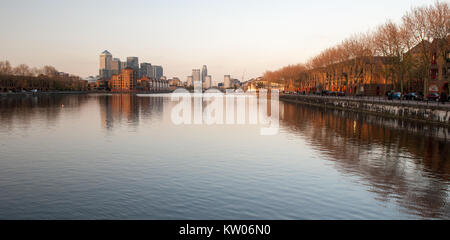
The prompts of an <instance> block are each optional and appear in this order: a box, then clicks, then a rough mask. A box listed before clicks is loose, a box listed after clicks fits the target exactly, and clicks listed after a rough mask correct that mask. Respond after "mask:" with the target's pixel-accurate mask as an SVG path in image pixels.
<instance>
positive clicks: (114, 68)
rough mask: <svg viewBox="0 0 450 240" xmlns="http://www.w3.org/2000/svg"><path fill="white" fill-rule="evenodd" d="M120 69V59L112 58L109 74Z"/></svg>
mask: <svg viewBox="0 0 450 240" xmlns="http://www.w3.org/2000/svg"><path fill="white" fill-rule="evenodd" d="M120 69H121V66H120V59H118V58H113V60H112V61H111V75H115V74H119V73H120Z"/></svg>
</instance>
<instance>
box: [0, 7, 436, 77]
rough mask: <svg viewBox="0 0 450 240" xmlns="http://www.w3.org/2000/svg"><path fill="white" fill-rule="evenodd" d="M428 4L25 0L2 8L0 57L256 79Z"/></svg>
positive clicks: (67, 67)
mask: <svg viewBox="0 0 450 240" xmlns="http://www.w3.org/2000/svg"><path fill="white" fill-rule="evenodd" d="M429 3H432V1H429V0H428V1H425V0H420V1H411V0H399V1H387V0H381V1H376V2H373V1H357V2H354V1H349V0H345V1H340V2H336V1H331V0H326V1H320V2H319V1H315V2H310V1H276V2H275V1H245V2H243V1H235V0H233V1H220V2H218V1H189V2H185V1H142V0H135V1H126V2H125V1H103V0H102V1H95V2H93V1H85V0H83V1H48V0H36V1H24V0H14V1H11V0H6V1H3V3H2V8H1V9H0V13H1V14H0V26H1V29H2V31H3V32H2V35H1V43H2V44H1V45H0V58H1V59H0V60H9V61H10V62H11V64H13V65H17V64H20V63H25V64H28V65H29V66H33V67H41V66H43V65H52V66H55V67H56V68H57V69H58V70H60V71H64V72H68V73H71V74H75V75H79V76H81V77H83V78H84V77H87V76H90V75H92V76H95V75H98V68H99V55H100V53H101V52H102V51H104V50H108V51H109V52H111V53H112V55H113V56H114V57H116V58H120V59H121V60H122V61H124V60H126V57H127V56H137V57H139V62H140V63H141V62H150V63H152V64H155V65H161V66H163V68H164V75H165V76H167V78H172V77H178V78H180V80H182V81H185V80H186V76H188V75H190V74H191V71H192V69H194V68H196V69H200V68H201V67H202V65H207V66H208V73H209V74H210V75H212V77H213V81H214V82H216V83H217V82H221V81H223V76H224V75H232V77H234V78H238V79H241V78H242V76H243V74H244V72H245V79H249V78H253V77H258V76H261V75H262V73H263V72H264V71H266V70H275V69H277V68H280V67H282V66H285V65H288V64H296V63H300V62H305V61H306V60H307V59H308V58H310V57H312V56H314V55H315V54H317V53H319V52H320V51H321V50H323V49H325V48H327V47H329V46H332V45H334V44H336V43H339V42H340V41H342V40H343V39H345V38H346V37H349V36H351V35H352V34H354V33H358V32H367V31H369V30H370V29H373V28H375V27H376V26H377V25H379V24H382V23H384V22H385V21H386V20H387V19H392V20H394V21H399V20H400V18H401V16H402V15H403V14H404V13H405V12H407V11H408V10H409V9H410V8H411V7H413V6H422V5H424V4H429Z"/></svg>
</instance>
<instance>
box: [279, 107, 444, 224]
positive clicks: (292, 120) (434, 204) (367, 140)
mask: <svg viewBox="0 0 450 240" xmlns="http://www.w3.org/2000/svg"><path fill="white" fill-rule="evenodd" d="M283 111H284V119H283V124H284V125H286V126H287V127H289V128H291V130H292V131H291V132H296V133H297V134H301V135H303V136H305V139H307V140H308V141H309V143H310V144H311V146H312V147H313V148H315V149H317V150H319V151H320V152H321V153H324V154H325V155H326V156H327V158H328V159H329V160H331V161H333V162H334V163H335V164H336V166H337V169H338V170H339V171H341V172H342V173H343V174H350V175H356V176H359V177H361V178H362V179H363V183H364V184H367V186H368V187H369V189H370V191H372V192H375V193H377V198H379V200H382V201H386V202H388V201H396V202H397V203H398V204H399V205H401V206H403V207H405V209H406V211H407V212H411V213H413V214H417V215H420V216H423V217H430V218H434V217H445V218H448V217H450V211H449V210H450V209H449V206H447V202H448V183H449V181H450V160H449V158H450V155H449V153H450V150H449V147H450V142H447V141H446V140H445V139H442V138H437V137H433V136H425V135H424V134H420V132H418V131H417V129H420V128H423V129H427V128H428V127H426V126H413V128H411V129H413V131H408V130H407V129H408V128H409V126H407V127H406V128H398V127H395V126H396V125H395V124H393V123H392V122H391V121H392V120H387V121H388V124H382V120H381V118H380V117H375V116H371V115H365V114H358V113H350V112H345V111H337V110H326V109H324V108H316V107H311V106H304V105H295V104H287V103H285V104H284V109H283ZM371 118H375V119H371ZM400 124H401V125H402V126H404V125H405V124H408V123H404V122H400ZM443 132H445V131H443Z"/></svg>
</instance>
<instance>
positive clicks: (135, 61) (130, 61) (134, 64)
mask: <svg viewBox="0 0 450 240" xmlns="http://www.w3.org/2000/svg"><path fill="white" fill-rule="evenodd" d="M127 67H129V68H132V69H134V70H135V71H136V72H139V58H138V57H127Z"/></svg>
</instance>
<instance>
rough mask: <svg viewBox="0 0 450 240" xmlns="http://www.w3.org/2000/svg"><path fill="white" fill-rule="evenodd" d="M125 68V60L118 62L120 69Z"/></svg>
mask: <svg viewBox="0 0 450 240" xmlns="http://www.w3.org/2000/svg"><path fill="white" fill-rule="evenodd" d="M125 68H127V62H120V70H122V69H125Z"/></svg>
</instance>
